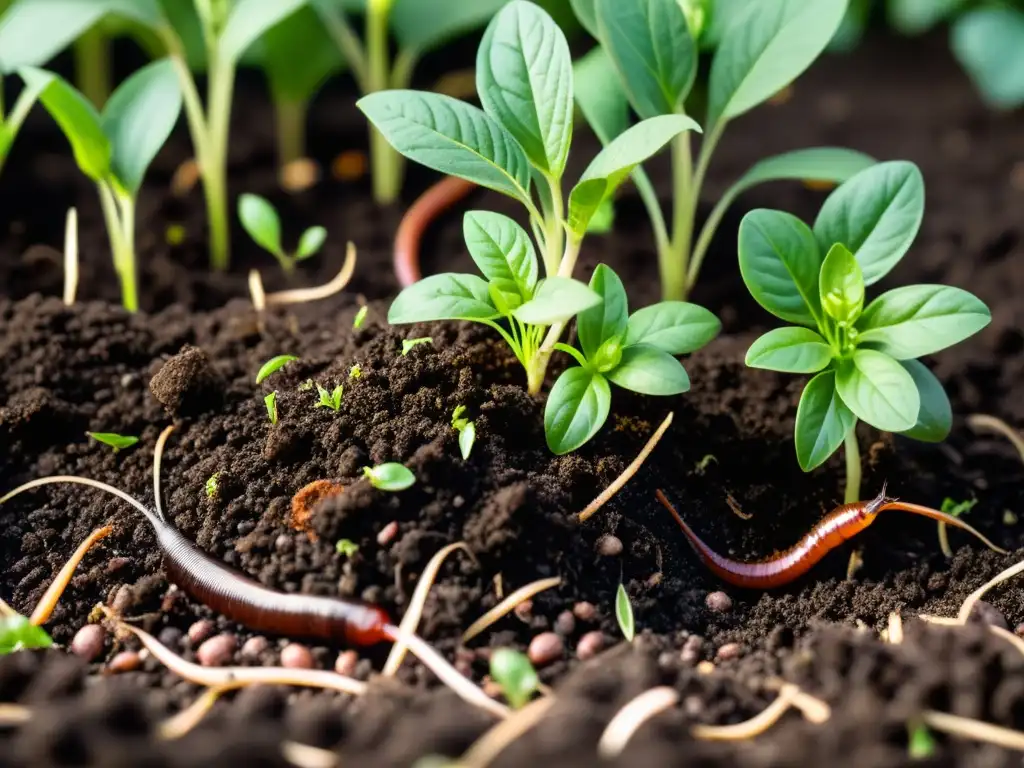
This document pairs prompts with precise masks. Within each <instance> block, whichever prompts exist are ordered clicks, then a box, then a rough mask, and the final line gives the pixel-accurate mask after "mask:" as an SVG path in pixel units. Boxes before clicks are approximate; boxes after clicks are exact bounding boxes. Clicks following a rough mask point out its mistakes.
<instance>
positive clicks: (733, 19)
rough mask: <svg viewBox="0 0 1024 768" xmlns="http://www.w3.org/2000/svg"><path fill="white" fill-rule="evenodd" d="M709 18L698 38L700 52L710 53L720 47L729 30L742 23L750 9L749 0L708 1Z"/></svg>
mask: <svg viewBox="0 0 1024 768" xmlns="http://www.w3.org/2000/svg"><path fill="white" fill-rule="evenodd" d="M710 1H711V14H710V15H711V18H710V19H709V20H708V23H707V24H706V25H705V29H704V34H702V35H701V38H700V48H701V50H702V51H710V50H714V49H715V48H717V47H718V46H719V45H721V43H722V40H723V39H724V38H725V35H726V33H727V32H728V31H729V30H730V28H731V27H732V26H733V25H734V24H736V23H738V22H742V21H743V17H744V16H745V15H746V13H747V11H748V9H749V8H750V0H710Z"/></svg>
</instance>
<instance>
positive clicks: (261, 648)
mask: <svg viewBox="0 0 1024 768" xmlns="http://www.w3.org/2000/svg"><path fill="white" fill-rule="evenodd" d="M269 647H270V643H269V642H268V641H267V638H265V637H263V636H262V635H256V637H250V638H249V639H248V640H246V641H245V642H244V643H243V644H242V650H241V651H240V653H241V656H242V658H243V659H258V658H259V657H260V656H262V655H263V654H264V652H265V651H266V650H267V648H269Z"/></svg>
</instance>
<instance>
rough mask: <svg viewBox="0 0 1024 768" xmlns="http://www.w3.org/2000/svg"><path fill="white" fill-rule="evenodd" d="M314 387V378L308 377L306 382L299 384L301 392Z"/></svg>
mask: <svg viewBox="0 0 1024 768" xmlns="http://www.w3.org/2000/svg"><path fill="white" fill-rule="evenodd" d="M312 389H313V380H312V379H306V380H305V381H304V382H302V383H301V384H299V392H310V391H312Z"/></svg>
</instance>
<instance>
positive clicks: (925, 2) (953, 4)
mask: <svg viewBox="0 0 1024 768" xmlns="http://www.w3.org/2000/svg"><path fill="white" fill-rule="evenodd" d="M965 2H966V0H888V2H887V3H886V4H885V10H886V16H887V18H888V20H889V26H891V27H892V28H893V29H895V30H896V31H897V32H899V33H901V34H904V35H920V34H922V33H924V32H927V31H928V30H929V29H931V28H932V27H934V26H935V25H936V24H938V23H939V22H941V21H945V20H946V19H948V18H951V17H952V16H953V14H954V13H955V12H956V11H958V10H960V8H961V7H962V6H963V5H964V3H965Z"/></svg>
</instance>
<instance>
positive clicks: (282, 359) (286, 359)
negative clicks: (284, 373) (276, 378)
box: [256, 355, 299, 384]
mask: <svg viewBox="0 0 1024 768" xmlns="http://www.w3.org/2000/svg"><path fill="white" fill-rule="evenodd" d="M298 359H299V358H297V357H296V356H295V355H278V356H277V357H272V358H270V359H269V360H267V362H265V363H264V364H263V366H262V367H261V368H260V371H259V373H257V374H256V383H257V384H262V383H263V380H264V379H266V378H267V377H268V376H270V375H272V374H275V373H277V372H278V371H280V370H281V369H282V368H284V367H285V366H286V365H288V363H291V362H293V361H295V360H298Z"/></svg>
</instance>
